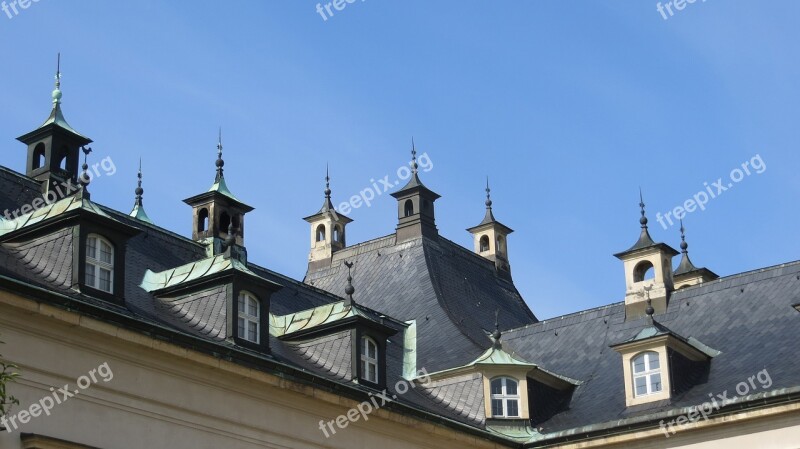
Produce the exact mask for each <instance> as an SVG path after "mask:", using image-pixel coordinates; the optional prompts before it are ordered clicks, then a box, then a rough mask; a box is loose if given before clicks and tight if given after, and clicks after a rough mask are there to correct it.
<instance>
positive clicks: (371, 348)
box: [361, 337, 378, 384]
mask: <svg viewBox="0 0 800 449" xmlns="http://www.w3.org/2000/svg"><path fill="white" fill-rule="evenodd" d="M361 378H362V379H364V380H366V381H367V382H372V383H374V384H377V383H378V344H377V343H375V340H373V339H372V338H370V337H361Z"/></svg>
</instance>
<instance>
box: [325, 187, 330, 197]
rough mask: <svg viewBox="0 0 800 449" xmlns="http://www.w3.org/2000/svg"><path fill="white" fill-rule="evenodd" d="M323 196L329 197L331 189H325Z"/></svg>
mask: <svg viewBox="0 0 800 449" xmlns="http://www.w3.org/2000/svg"><path fill="white" fill-rule="evenodd" d="M325 196H331V189H329V188H328V189H325Z"/></svg>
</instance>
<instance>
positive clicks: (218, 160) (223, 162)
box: [217, 159, 225, 167]
mask: <svg viewBox="0 0 800 449" xmlns="http://www.w3.org/2000/svg"><path fill="white" fill-rule="evenodd" d="M223 166H225V161H223V160H222V159H217V167H223Z"/></svg>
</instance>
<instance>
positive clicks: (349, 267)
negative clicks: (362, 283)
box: [344, 260, 356, 303]
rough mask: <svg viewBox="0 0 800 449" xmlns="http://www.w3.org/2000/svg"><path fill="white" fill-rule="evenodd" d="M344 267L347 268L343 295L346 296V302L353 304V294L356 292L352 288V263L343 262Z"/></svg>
mask: <svg viewBox="0 0 800 449" xmlns="http://www.w3.org/2000/svg"><path fill="white" fill-rule="evenodd" d="M344 265H345V266H346V267H347V286H346V287H345V288H344V293H345V294H346V295H347V302H348V303H352V302H353V293H355V292H356V289H355V287H353V275H352V269H353V262H348V261H346V260H345V261H344Z"/></svg>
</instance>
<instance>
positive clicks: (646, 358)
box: [631, 351, 662, 397]
mask: <svg viewBox="0 0 800 449" xmlns="http://www.w3.org/2000/svg"><path fill="white" fill-rule="evenodd" d="M631 368H632V372H633V385H634V394H635V395H636V397H639V396H645V395H648V394H653V393H658V392H660V391H661V390H662V385H661V365H660V363H659V362H658V353H656V352H652V351H648V352H643V353H641V354H639V355H637V356H636V357H634V358H633V360H632V361H631Z"/></svg>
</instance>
